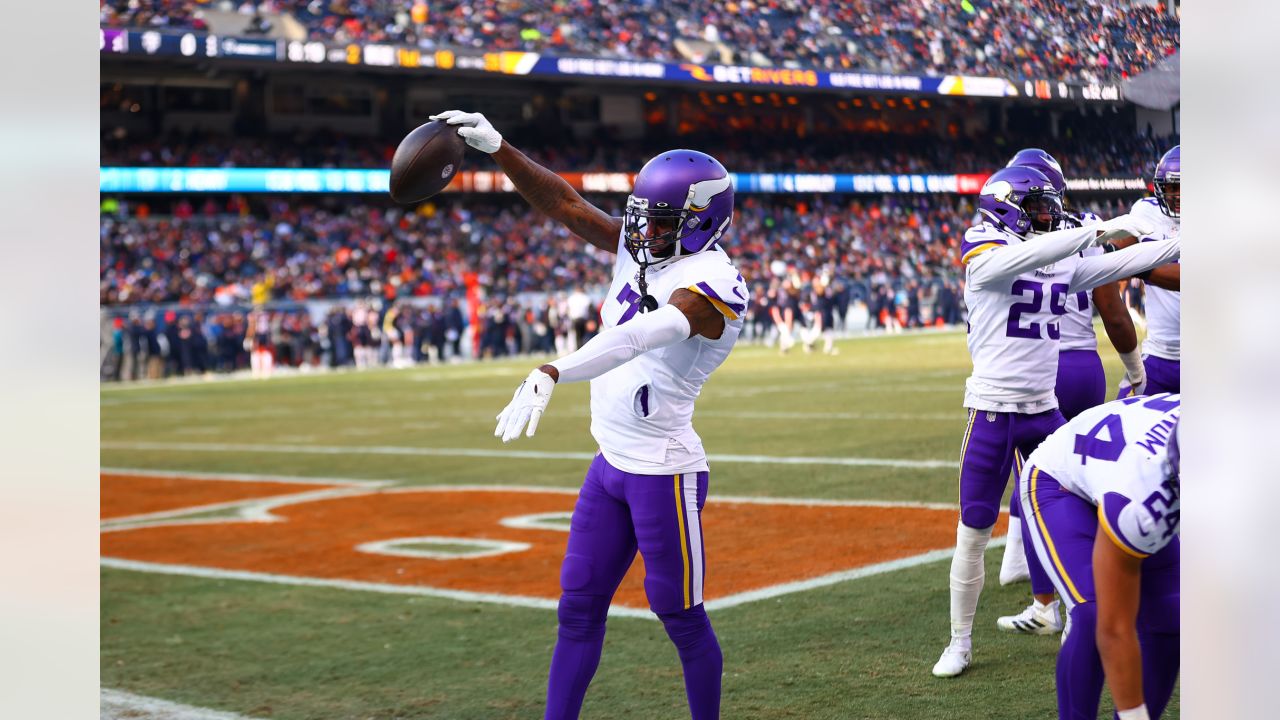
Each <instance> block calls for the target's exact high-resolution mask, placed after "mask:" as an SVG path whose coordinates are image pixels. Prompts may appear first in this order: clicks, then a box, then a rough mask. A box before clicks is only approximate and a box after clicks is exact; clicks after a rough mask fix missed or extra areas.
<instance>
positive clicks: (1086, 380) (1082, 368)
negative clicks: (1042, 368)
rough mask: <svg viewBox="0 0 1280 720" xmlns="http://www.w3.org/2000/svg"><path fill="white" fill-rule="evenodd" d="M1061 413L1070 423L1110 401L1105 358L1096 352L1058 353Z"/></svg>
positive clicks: (1058, 388)
mask: <svg viewBox="0 0 1280 720" xmlns="http://www.w3.org/2000/svg"><path fill="white" fill-rule="evenodd" d="M1054 394H1056V395H1057V396H1058V410H1059V411H1061V412H1062V417H1064V418H1066V419H1067V420H1070V419H1071V418H1073V417H1075V416H1077V415H1079V414H1080V413H1082V412H1084V411H1085V410H1088V409H1089V408H1093V407H1097V406H1099V405H1101V404H1102V403H1104V402H1106V401H1107V373H1106V371H1105V370H1103V369H1102V358H1100V357H1098V353H1097V351H1094V350H1063V351H1062V352H1060V353H1058V384H1057V386H1056V387H1055V388H1054Z"/></svg>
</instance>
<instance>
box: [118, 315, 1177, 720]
mask: <svg viewBox="0 0 1280 720" xmlns="http://www.w3.org/2000/svg"><path fill="white" fill-rule="evenodd" d="M839 347H840V351H841V354H840V355H839V356H836V357H825V356H820V355H808V356H807V355H803V354H800V353H799V352H798V351H795V352H793V353H792V354H791V355H788V356H785V357H780V356H779V355H778V354H777V352H776V351H770V350H767V349H765V348H761V347H752V346H743V347H740V348H738V349H737V350H735V352H734V354H733V356H732V357H731V358H730V359H729V361H728V362H727V364H726V365H725V366H724V367H723V368H722V369H720V370H719V371H718V372H717V373H716V375H715V376H714V377H713V378H712V379H711V381H710V382H709V383H708V384H707V387H706V388H705V390H704V392H703V395H702V398H701V399H700V400H699V404H698V414H697V417H696V419H695V425H696V427H697V429H698V431H699V433H700V434H701V436H702V438H703V441H704V443H705V445H706V448H707V451H708V452H709V453H710V454H711V455H712V456H713V457H714V456H716V455H751V456H769V457H774V458H794V457H805V458H883V459H897V460H913V461H918V460H931V461H941V463H940V466H938V467H924V468H920V467H887V466H874V465H872V466H848V465H835V464H827V463H820V462H809V463H800V464H782V463H777V462H739V461H734V462H724V461H715V460H713V463H712V476H711V494H712V496H713V500H712V502H714V496H715V495H717V494H720V495H755V496H766V497H768V496H772V497H788V498H828V499H849V500H867V499H872V500H893V501H929V502H942V503H954V502H955V500H956V488H955V482H956V469H955V466H954V463H955V462H956V461H957V460H958V455H959V446H960V438H961V434H962V432H963V430H964V420H965V413H964V411H963V409H962V408H961V401H962V396H963V385H964V378H965V376H966V375H967V374H968V371H969V363H968V356H967V354H966V352H965V349H964V336H963V335H962V334H957V333H945V334H927V335H910V336H895V337H886V338H874V339H865V340H851V341H845V342H842V343H841V344H840V345H839ZM1104 360H1106V362H1107V365H1108V372H1109V374H1110V376H1111V384H1110V386H1111V387H1112V388H1114V387H1115V382H1116V380H1117V379H1118V377H1119V372H1120V371H1119V363H1118V361H1117V360H1116V359H1115V357H1114V353H1112V352H1111V351H1110V350H1107V351H1106V352H1105V353H1104ZM533 364H535V363H534V362H531V361H529V360H523V361H519V362H500V363H483V364H472V365H461V366H450V367H445V368H438V367H422V368H415V369H412V370H399V371H392V370H385V371H370V372H365V373H361V374H355V373H344V374H329V375H316V376H300V377H294V378H282V379H278V380H272V381H269V382H252V381H228V382H209V383H197V384H180V385H171V386H158V387H148V388H110V387H104V389H103V392H102V394H101V402H102V443H103V448H102V454H101V460H102V465H103V466H104V467H111V468H137V469H153V470H165V471H175V473H177V474H180V473H181V472H203V473H252V474H261V475H279V476H292V477H342V478H352V479H371V480H387V481H393V483H394V484H395V485H404V486H411V485H431V484H461V483H467V484H508V485H509V484H519V485H541V486H554V487H567V488H572V487H576V486H577V485H578V483H580V481H581V478H582V474H583V472H584V470H585V468H586V464H587V463H586V461H585V460H581V459H563V458H528V457H520V458H508V457H502V456H501V455H498V454H495V456H493V457H465V456H458V455H448V454H445V455H438V456H427V455H414V454H408V453H406V452H403V451H401V450H394V451H393V450H388V449H389V448H441V449H452V448H478V449H484V450H489V451H497V452H498V453H500V452H501V451H503V450H504V446H502V444H501V443H500V442H499V441H497V440H496V439H494V438H493V437H492V431H493V425H494V421H493V418H494V416H495V415H496V414H497V412H498V410H500V409H501V408H502V406H503V405H504V404H505V403H506V401H507V400H508V399H509V397H510V395H511V392H512V390H513V389H514V388H515V386H516V384H518V382H519V381H520V380H521V379H522V377H523V376H524V375H525V374H526V373H527V371H528V369H529V368H530V367H531V366H532V365H533ZM586 409H587V387H586V386H585V384H583V385H571V386H564V387H561V388H559V389H558V390H557V392H556V395H555V398H554V400H553V401H552V404H551V407H550V410H549V412H548V414H547V416H546V417H545V418H544V419H543V421H542V423H541V425H540V427H539V431H538V436H537V437H536V438H534V439H532V440H529V439H525V438H522V439H521V440H520V441H519V442H518V443H516V444H513V445H511V446H507V448H506V449H508V450H535V451H544V452H561V453H583V454H587V453H591V452H592V451H593V450H594V449H595V448H594V444H593V442H592V440H591V437H590V434H589V433H588V418H587V412H586ZM370 447H375V448H378V450H376V451H374V452H367V451H366V452H362V451H361V448H370ZM308 448H343V449H345V450H343V451H340V452H336V453H333V452H327V453H323V454H320V453H313V452H308V451H307V449H308ZM104 502H105V499H104ZM215 514H216V513H215ZM848 532H850V533H857V532H859V530H858V528H856V527H850V528H848ZM424 534H425V533H424ZM707 542H708V547H709V554H711V557H710V560H709V563H710V564H709V569H708V571H709V574H710V576H711V578H712V580H711V581H710V582H712V583H714V573H715V559H714V546H715V542H716V540H715V537H714V535H711V534H710V533H709V534H708V538H707ZM813 551H814V553H821V552H822V551H823V549H822V548H820V547H815V548H814V549H813ZM1000 552H1001V551H1000V549H998V548H993V549H992V550H990V551H989V552H988V556H987V561H988V583H987V587H986V590H985V591H984V595H983V599H982V604H981V606H980V608H979V612H978V618H977V623H976V629H975V636H974V643H975V656H974V664H973V666H972V667H971V668H970V670H969V671H968V672H967V673H966V674H965V675H964V676H962V677H960V678H958V679H954V680H938V679H935V678H933V677H932V676H931V675H930V673H929V670H930V668H931V666H932V664H933V663H934V661H935V660H936V659H937V657H938V654H939V653H940V652H941V650H942V648H943V646H944V645H945V644H946V640H947V634H948V630H947V628H948V621H947V569H948V564H947V562H946V561H937V562H932V563H929V564H924V565H919V566H915V567H909V568H906V569H902V570H898V571H893V572H888V573H884V574H879V575H874V576H871V577H866V578H862V579H857V580H851V581H847V582H842V583H839V584H835V585H831V586H828V587H822V588H817V589H813V590H807V591H804V592H798V593H794V594H789V595H784V596H781V597H777V598H772V599H768V600H763V601H759V602H752V603H747V604H743V605H739V606H735V607H728V608H722V609H719V610H713V611H711V618H712V622H713V623H714V625H715V627H716V631H717V633H718V635H719V638H720V642H721V645H722V647H723V649H724V656H725V677H724V696H723V698H724V699H723V705H722V707H723V717H725V718H912V719H913V720H914V719H919V718H965V719H969V718H1018V719H1022V718H1045V717H1052V716H1054V715H1055V707H1056V705H1055V703H1056V700H1055V695H1054V677H1053V665H1054V656H1055V652H1056V650H1057V647H1058V639H1057V638H1056V637H1051V638H1043V637H1022V636H1010V635H1005V634H1002V633H1000V632H998V631H997V630H996V628H995V619H996V617H997V616H998V615H1001V614H1006V613H1009V612H1013V611H1017V610H1020V609H1021V608H1022V607H1023V605H1024V604H1025V602H1027V599H1028V597H1029V595H1028V593H1029V589H1028V586H1027V585H1025V584H1024V585H1018V586H1014V587H1012V588H1001V587H999V585H998V584H997V583H996V582H995V580H994V578H995V575H996V572H997V570H998V565H999V559H1000ZM712 590H713V587H709V588H708V592H709V594H710V593H711V592H712ZM101 608H102V618H101V622H102V625H101V627H102V638H101V640H102V644H101V647H102V651H101V677H102V686H103V687H104V688H115V689H120V690H125V691H128V692H132V693H138V694H142V695H148V696H154V697H158V698H163V699H166V700H171V701H176V702H181V703H186V704H190V705H196V706H201V707H208V708H214V709H218V710H224V711H232V712H237V713H242V714H244V715H249V716H253V717H271V718H467V719H471V718H534V717H541V704H542V699H543V692H544V683H545V679H546V673H547V668H548V665H549V662H550V657H551V649H552V646H553V644H554V642H555V635H556V619H555V613H554V611H552V610H546V609H539V608H528V607H510V606H505V605H500V604H492V603H476V602H461V601H457V600H451V599H445V598H437V597H418V596H406V595H393V594H382V593H377V592H367V591H357V590H344V589H337V588H327V587H298V586H289V585H277V584H269V583H262V582H253V581H244V580H232V579H215V578H200V577H188V576H179V575H162V574H153V573H147V572H137V571H133V570H120V569H112V568H103V570H102V603H101ZM1108 702H1109V701H1108V700H1107V699H1106V698H1104V701H1103V707H1104V708H1108V707H1109V704H1108ZM1178 715H1179V711H1178V703H1177V698H1176V697H1175V699H1174V702H1173V703H1172V705H1171V706H1170V709H1169V711H1168V712H1167V713H1166V715H1165V717H1175V718H1176V717H1178ZM583 716H584V717H588V718H644V719H646V720H647V719H652V718H680V717H688V714H687V710H686V709H685V705H684V690H683V685H682V681H681V676H680V666H679V662H678V660H677V658H676V655H675V650H674V648H672V647H671V646H670V644H669V642H668V640H667V638H666V635H665V633H664V632H663V629H662V626H661V625H660V624H659V623H657V622H654V621H652V620H648V619H638V618H629V617H616V618H611V619H610V621H609V632H608V636H607V639H606V641H605V650H604V658H603V661H602V663H601V666H600V671H599V673H598V674H597V676H596V678H595V681H594V683H593V684H592V686H591V689H590V691H589V692H588V694H587V701H586V705H585V707H584V711H583ZM1100 717H1110V713H1109V712H1106V713H1105V714H1103V715H1101V716H1100Z"/></svg>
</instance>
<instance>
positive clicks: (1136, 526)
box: [1023, 393, 1182, 557]
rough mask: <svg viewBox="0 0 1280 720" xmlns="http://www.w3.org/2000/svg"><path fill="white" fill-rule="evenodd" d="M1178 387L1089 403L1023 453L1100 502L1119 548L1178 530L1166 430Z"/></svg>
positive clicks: (1147, 544)
mask: <svg viewBox="0 0 1280 720" xmlns="http://www.w3.org/2000/svg"><path fill="white" fill-rule="evenodd" d="M1181 398H1182V396H1181V395H1176V394H1171V393H1160V394H1158V395H1151V396H1144V397H1132V398H1125V399H1124V400H1117V401H1114V402H1109V403H1107V404H1105V405H1099V406H1098V407H1095V408H1090V409H1089V410H1086V411H1084V412H1083V413H1081V414H1079V415H1077V416H1076V417H1075V418H1073V419H1072V420H1071V421H1070V422H1069V423H1067V424H1066V425H1064V426H1062V427H1061V428H1058V430H1056V431H1055V432H1054V433H1053V434H1052V435H1050V436H1049V437H1048V438H1047V439H1046V440H1045V441H1044V442H1043V443H1041V444H1040V447H1039V448H1037V449H1036V451H1035V452H1033V453H1031V457H1029V458H1027V463H1026V466H1027V468H1028V473H1029V476H1028V482H1027V483H1026V484H1025V485H1024V486H1023V487H1024V488H1025V489H1024V492H1028V493H1029V492H1030V491H1031V485H1032V482H1033V481H1034V479H1033V478H1032V477H1031V475H1035V472H1036V469H1039V470H1040V471H1043V472H1046V473H1048V474H1049V475H1051V476H1052V477H1053V478H1054V479H1055V480H1057V481H1058V483H1059V484H1061V485H1062V487H1063V489H1065V490H1066V491H1067V492H1070V493H1072V494H1073V495H1076V496H1077V497H1079V498H1081V499H1083V500H1087V501H1088V502H1090V503H1092V504H1093V505H1095V506H1097V507H1098V523H1099V525H1100V526H1101V527H1102V528H1103V530H1104V531H1105V532H1106V533H1107V534H1108V535H1110V537H1111V539H1112V540H1114V541H1115V542H1116V544H1118V545H1119V546H1120V547H1121V548H1122V549H1124V550H1125V551H1127V552H1129V553H1130V554H1132V555H1136V556H1138V557H1145V556H1147V555H1150V554H1152V553H1154V552H1157V551H1159V550H1160V549H1161V548H1163V547H1164V546H1165V545H1168V544H1169V542H1170V541H1171V540H1172V539H1173V537H1174V536H1175V535H1177V533H1178V513H1179V502H1178V485H1177V483H1175V482H1173V481H1172V480H1171V479H1170V471H1169V464H1168V458H1169V438H1170V436H1171V435H1172V433H1173V428H1174V424H1175V423H1176V422H1177V420H1178V415H1179V413H1180V412H1181Z"/></svg>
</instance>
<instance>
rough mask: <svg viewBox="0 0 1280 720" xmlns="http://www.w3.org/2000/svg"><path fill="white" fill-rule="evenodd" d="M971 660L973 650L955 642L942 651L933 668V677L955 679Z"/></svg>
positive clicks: (968, 646) (966, 645)
mask: <svg viewBox="0 0 1280 720" xmlns="http://www.w3.org/2000/svg"><path fill="white" fill-rule="evenodd" d="M972 660H973V649H972V647H971V646H970V645H968V644H967V643H966V644H961V643H958V642H956V641H955V640H952V641H951V644H950V645H948V646H947V649H946V650H943V651H942V657H940V658H938V662H937V663H935V664H934V666H933V676H934V677H940V678H948V677H955V676H957V675H959V674H960V673H962V672H964V671H965V668H967V667H969V663H970V662H971V661H972Z"/></svg>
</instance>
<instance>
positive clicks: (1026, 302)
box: [933, 167, 1179, 677]
mask: <svg viewBox="0 0 1280 720" xmlns="http://www.w3.org/2000/svg"><path fill="white" fill-rule="evenodd" d="M978 204H979V208H980V209H981V213H982V216H983V221H982V222H980V223H979V224H977V225H975V226H974V227H972V228H970V229H969V230H968V231H967V232H966V233H965V238H964V242H963V243H962V244H961V256H962V261H963V262H964V263H965V264H966V268H965V272H966V285H965V302H966V304H967V305H968V306H969V354H970V356H971V358H972V360H973V374H972V375H970V376H969V379H968V381H967V382H966V388H965V406H966V407H967V408H968V409H969V422H968V426H967V428H966V430H965V436H964V440H963V443H962V445H961V461H960V462H961V467H960V522H959V523H958V526H957V529H956V552H955V556H954V558H953V559H952V563H951V583H950V584H951V642H950V644H949V645H948V646H947V648H946V650H945V651H943V653H942V657H941V658H940V659H939V660H938V662H937V663H936V664H935V665H934V667H933V674H934V675H936V676H939V677H953V676H956V675H959V674H960V673H962V672H964V670H965V668H967V667H968V666H969V663H970V660H971V658H972V634H973V617H974V614H975V613H976V611H977V606H978V596H979V595H980V594H981V592H982V583H983V580H984V568H983V551H984V550H985V549H986V546H987V542H988V541H989V540H990V538H991V530H992V527H993V526H994V525H995V523H996V519H997V517H998V515H999V509H1000V499H1001V497H1002V496H1003V495H1004V490H1005V487H1006V486H1007V484H1008V481H1009V473H1010V470H1011V469H1012V467H1013V462H1014V456H1015V453H1016V452H1021V453H1022V455H1023V456H1024V457H1025V456H1026V455H1029V454H1030V453H1031V451H1032V450H1033V449H1035V447H1036V446H1037V445H1039V444H1040V442H1041V441H1042V440H1043V439H1044V438H1045V437H1046V436H1048V434H1049V433H1051V432H1053V430H1055V429H1056V428H1057V427H1058V426H1060V425H1062V424H1063V422H1064V420H1063V418H1062V414H1061V413H1060V412H1058V401H1057V398H1056V396H1055V395H1054V383H1055V380H1056V377H1057V367H1058V341H1059V338H1060V336H1061V329H1060V328H1059V326H1058V320H1059V318H1060V317H1061V316H1063V315H1065V314H1066V312H1067V309H1066V302H1067V298H1068V297H1070V295H1072V294H1073V293H1077V292H1087V291H1089V290H1092V289H1093V288H1095V287H1098V286H1100V285H1104V284H1106V283H1110V282H1115V281H1116V280H1119V279H1120V278H1124V277H1131V276H1133V275H1135V274H1137V273H1139V272H1143V271H1145V270H1147V269H1148V268H1151V267H1155V266H1156V265H1160V264H1163V263H1165V262H1169V261H1171V260H1173V259H1176V258H1177V257H1178V250H1179V245H1178V241H1177V240H1176V239H1174V240H1166V241H1163V242H1159V243H1141V244H1139V245H1137V246H1134V247H1131V248H1127V249H1125V250H1121V251H1118V252H1113V253H1107V254H1105V255H1099V256H1095V257H1085V258H1082V257H1080V256H1079V253H1080V251H1082V250H1084V249H1086V248H1088V247H1092V246H1094V245H1097V244H1099V243H1105V242H1109V241H1110V240H1112V239H1113V238H1117V237H1132V236H1142V235H1145V234H1147V232H1148V231H1149V229H1150V228H1149V227H1147V226H1146V225H1145V224H1143V223H1142V222H1141V221H1139V220H1138V219H1136V218H1134V217H1132V216H1130V215H1123V216H1121V217H1118V218H1115V219H1113V220H1109V221H1107V222H1103V223H1100V224H1097V225H1091V226H1089V227H1084V228H1076V227H1073V228H1064V229H1060V230H1053V228H1056V227H1059V225H1060V220H1061V214H1062V205H1061V200H1060V198H1059V196H1058V193H1057V191H1055V190H1054V189H1053V186H1052V184H1051V183H1050V182H1049V179H1048V178H1046V177H1045V176H1044V174H1043V173H1041V172H1039V171H1037V170H1035V169H1033V168H1028V167H1010V168H1004V169H1003V170H999V171H997V172H996V173H994V174H993V175H992V176H991V177H990V178H988V179H987V182H986V184H985V185H983V187H982V191H981V193H980V194H979V198H978ZM1023 537H1024V541H1025V540H1026V529H1025V527H1024V529H1023ZM1036 599H1037V600H1038V601H1039V602H1041V604H1042V605H1046V606H1049V605H1051V604H1052V605H1051V607H1052V614H1053V615H1054V616H1055V618H1056V615H1057V607H1056V604H1054V603H1055V601H1054V600H1053V595H1052V593H1049V594H1048V595H1047V596H1038V597H1037V598H1036ZM1046 615H1047V613H1046ZM1057 624H1058V627H1059V628H1060V627H1061V620H1060V619H1059V620H1057Z"/></svg>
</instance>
